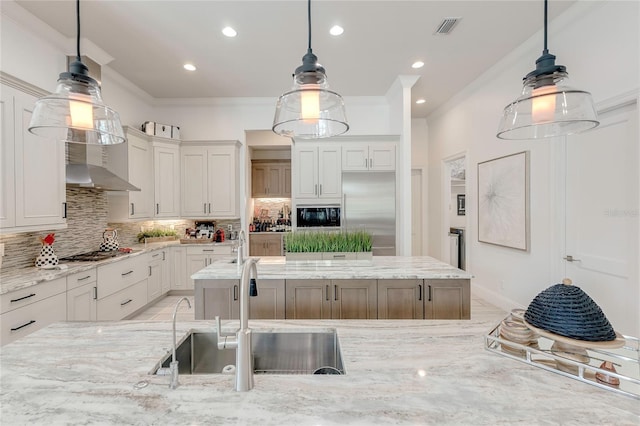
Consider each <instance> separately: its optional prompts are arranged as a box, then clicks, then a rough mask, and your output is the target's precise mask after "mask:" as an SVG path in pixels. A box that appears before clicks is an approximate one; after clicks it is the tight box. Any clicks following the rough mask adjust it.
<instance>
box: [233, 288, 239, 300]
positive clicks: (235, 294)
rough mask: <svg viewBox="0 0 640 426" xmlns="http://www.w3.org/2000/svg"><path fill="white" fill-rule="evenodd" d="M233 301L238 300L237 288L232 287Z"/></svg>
mask: <svg viewBox="0 0 640 426" xmlns="http://www.w3.org/2000/svg"><path fill="white" fill-rule="evenodd" d="M233 300H238V286H237V285H234V286H233Z"/></svg>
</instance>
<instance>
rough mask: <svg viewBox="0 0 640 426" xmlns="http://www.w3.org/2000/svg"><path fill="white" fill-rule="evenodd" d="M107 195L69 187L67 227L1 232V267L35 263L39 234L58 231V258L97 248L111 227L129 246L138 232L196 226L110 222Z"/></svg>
mask: <svg viewBox="0 0 640 426" xmlns="http://www.w3.org/2000/svg"><path fill="white" fill-rule="evenodd" d="M108 208H109V206H108V201H107V194H106V193H105V192H102V191H97V190H93V189H86V188H67V228H66V229H58V230H50V231H38V232H23V233H18V234H4V235H0V244H4V250H5V255H4V257H3V259H2V270H7V269H13V268H25V267H30V266H34V263H35V258H36V257H37V256H38V254H40V248H41V247H42V244H41V242H40V237H44V236H46V235H47V234H49V233H52V232H53V233H55V240H56V241H55V243H54V244H53V248H54V250H55V253H56V255H57V256H58V257H66V256H71V255H74V254H78V253H85V252H89V251H94V250H98V249H99V248H100V243H101V242H102V233H103V232H104V230H105V229H106V228H108V227H111V228H115V229H116V230H117V231H118V240H119V242H120V246H122V247H126V246H131V245H134V244H137V243H138V240H137V235H138V233H139V232H140V229H141V227H143V228H144V229H152V228H167V229H170V228H171V226H173V227H174V229H175V230H176V231H177V232H178V235H179V236H182V235H183V234H184V230H185V229H186V228H191V227H193V226H194V221H193V220H157V221H153V220H149V221H139V222H124V223H109V222H108V221H107V213H108ZM215 222H216V226H217V227H222V228H223V229H224V230H225V231H226V230H227V229H228V225H229V224H231V225H233V229H234V230H240V219H231V220H216V221H215Z"/></svg>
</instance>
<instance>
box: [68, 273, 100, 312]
mask: <svg viewBox="0 0 640 426" xmlns="http://www.w3.org/2000/svg"><path fill="white" fill-rule="evenodd" d="M97 276H98V274H97V270H96V268H93V269H90V270H88V271H82V272H77V273H75V274H71V275H68V276H67V321H95V320H96V318H97V316H96V297H97V290H98V289H97V284H96V281H97Z"/></svg>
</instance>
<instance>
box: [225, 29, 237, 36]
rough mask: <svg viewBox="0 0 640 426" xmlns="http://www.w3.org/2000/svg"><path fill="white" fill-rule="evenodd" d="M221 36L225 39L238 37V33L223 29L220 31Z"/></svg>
mask: <svg viewBox="0 0 640 426" xmlns="http://www.w3.org/2000/svg"><path fill="white" fill-rule="evenodd" d="M222 34H224V35H226V36H227V37H235V36H237V35H238V33H237V32H236V30H234V29H233V28H231V27H224V28H223V29H222Z"/></svg>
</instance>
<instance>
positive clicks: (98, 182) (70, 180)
mask: <svg viewBox="0 0 640 426" xmlns="http://www.w3.org/2000/svg"><path fill="white" fill-rule="evenodd" d="M67 150H68V154H69V163H68V164H67V170H66V174H67V186H68V187H74V188H89V189H99V190H102V191H140V188H137V187H135V186H133V185H132V184H130V183H129V182H127V181H126V180H124V179H122V178H121V177H119V176H117V175H115V174H114V173H112V172H111V171H109V170H107V169H106V168H104V167H102V166H96V165H94V164H88V163H87V145H85V144H77V143H69V144H67Z"/></svg>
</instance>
